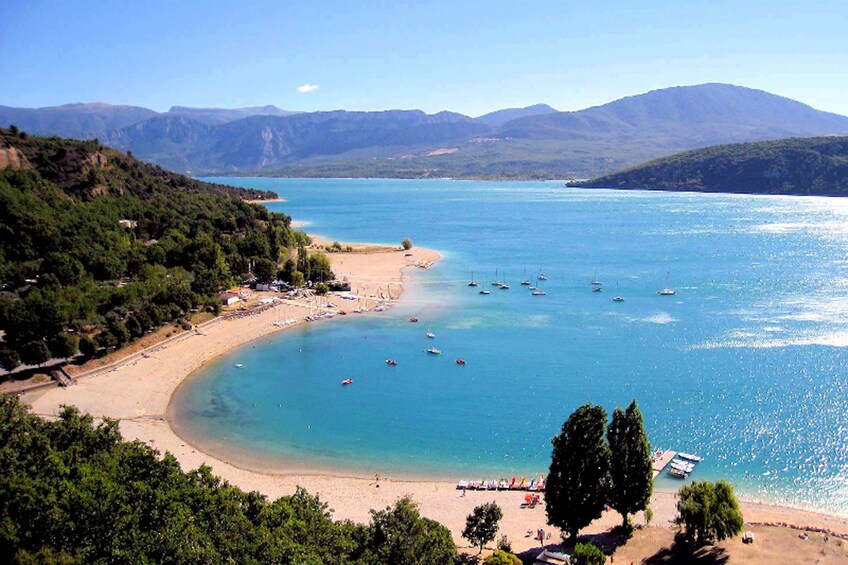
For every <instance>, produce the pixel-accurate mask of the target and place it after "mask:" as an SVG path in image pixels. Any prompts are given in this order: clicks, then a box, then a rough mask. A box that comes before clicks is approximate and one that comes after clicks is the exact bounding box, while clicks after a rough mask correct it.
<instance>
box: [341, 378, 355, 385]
mask: <svg viewBox="0 0 848 565" xmlns="http://www.w3.org/2000/svg"><path fill="white" fill-rule="evenodd" d="M342 384H343V385H351V384H353V379H345V380H343V381H342Z"/></svg>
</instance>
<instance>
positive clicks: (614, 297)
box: [612, 281, 624, 302]
mask: <svg viewBox="0 0 848 565" xmlns="http://www.w3.org/2000/svg"><path fill="white" fill-rule="evenodd" d="M615 291H616V292H618V281H615ZM612 301H613V302H624V297H623V296H621V295H620V294H617V295H615V296H613V297H612Z"/></svg>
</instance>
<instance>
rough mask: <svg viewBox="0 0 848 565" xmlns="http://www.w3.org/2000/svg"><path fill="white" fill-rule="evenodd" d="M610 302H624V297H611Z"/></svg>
mask: <svg viewBox="0 0 848 565" xmlns="http://www.w3.org/2000/svg"><path fill="white" fill-rule="evenodd" d="M612 301H613V302H624V297H623V296H613V297H612Z"/></svg>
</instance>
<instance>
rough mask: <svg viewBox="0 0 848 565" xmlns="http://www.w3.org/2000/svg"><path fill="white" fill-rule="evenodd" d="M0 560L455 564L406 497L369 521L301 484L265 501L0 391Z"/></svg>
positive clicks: (451, 550) (205, 471)
mask: <svg viewBox="0 0 848 565" xmlns="http://www.w3.org/2000/svg"><path fill="white" fill-rule="evenodd" d="M0 468H2V469H3V472H2V473H0V562H2V563H27V564H30V563H54V564H62V565H71V564H76V563H80V564H82V563H243V564H250V563H298V564H302V565H321V564H326V565H332V564H348V563H349V564H362V565H365V564H368V565H376V564H383V563H385V564H401V563H404V564H421V565H425V564H433V565H439V564H449V563H453V562H454V559H455V557H456V548H455V547H454V543H453V539H452V537H451V534H450V531H449V530H448V529H447V528H445V527H444V526H442V525H441V524H439V523H438V522H435V521H433V520H429V519H427V518H423V517H421V516H420V515H419V513H418V510H417V507H416V506H415V504H414V503H413V502H412V501H411V500H409V499H407V498H404V499H401V500H399V501H398V502H397V503H395V505H394V506H391V507H388V508H385V509H383V510H379V511H372V512H371V521H370V524H368V525H363V524H355V523H353V522H349V521H338V522H336V521H333V520H332V517H331V514H330V512H329V510H328V508H327V505H326V504H325V503H323V502H321V500H319V499H318V497H315V496H312V495H310V494H308V493H306V492H305V491H303V490H298V491H297V492H296V493H295V494H294V495H292V496H284V497H282V498H279V499H277V500H275V501H269V500H268V499H267V498H266V497H264V496H262V495H261V494H259V493H257V492H250V493H246V492H244V491H242V490H240V489H238V488H236V487H234V486H231V485H229V484H228V483H226V482H223V481H221V479H219V478H217V477H215V476H214V475H212V473H211V472H210V469H209V468H208V467H205V466H204V467H200V468H199V469H196V470H194V471H190V472H183V471H182V470H181V469H180V466H179V464H178V462H177V461H176V459H175V458H174V457H173V456H172V455H170V454H165V456H164V457H162V456H160V454H159V452H157V451H156V450H154V449H152V448H150V447H148V446H146V445H145V444H143V443H141V442H138V441H135V442H125V441H122V440H121V436H120V433H119V431H118V423H117V422H116V421H114V420H105V421H104V422H102V423H100V424H98V425H97V426H94V425H93V422H92V418H91V416H89V415H83V414H80V413H79V412H78V411H77V410H76V409H75V408H66V409H65V410H64V411H63V412H62V414H61V415H60V417H59V418H58V419H57V420H56V421H53V422H48V421H45V420H42V419H41V418H38V417H36V416H34V415H32V414H29V413H28V412H27V410H26V409H25V408H24V407H22V406H21V405H20V403H19V401H18V399H17V397H14V396H5V395H0Z"/></svg>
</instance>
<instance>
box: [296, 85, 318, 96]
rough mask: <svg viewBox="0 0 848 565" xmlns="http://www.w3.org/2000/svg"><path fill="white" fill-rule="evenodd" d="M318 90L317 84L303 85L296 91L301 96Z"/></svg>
mask: <svg viewBox="0 0 848 565" xmlns="http://www.w3.org/2000/svg"><path fill="white" fill-rule="evenodd" d="M316 90H318V85H317V84H308V83H307V84H304V85H303V86H298V87H297V91H298V92H300V93H301V94H306V93H307V92H315V91H316Z"/></svg>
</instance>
